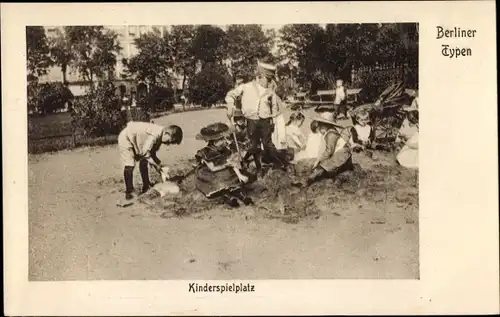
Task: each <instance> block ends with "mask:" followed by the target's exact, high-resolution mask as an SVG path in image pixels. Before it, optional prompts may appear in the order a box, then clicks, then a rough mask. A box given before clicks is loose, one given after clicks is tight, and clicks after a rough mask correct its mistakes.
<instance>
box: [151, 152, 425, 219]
mask: <svg viewBox="0 0 500 317" xmlns="http://www.w3.org/2000/svg"><path fill="white" fill-rule="evenodd" d="M364 160H367V161H366V162H365V161H364ZM312 163H313V162H305V163H303V164H302V165H298V166H296V169H295V171H296V175H300V176H306V175H307V174H308V172H309V170H310V169H309V167H310V166H311V165H312ZM366 167H368V168H366ZM189 168H190V167H189V166H188V165H186V166H182V165H180V166H177V171H178V172H179V173H183V172H186V171H188V170H189ZM292 179H293V178H292V176H291V175H290V174H288V173H286V172H284V171H280V170H270V171H269V172H268V173H267V174H266V175H265V176H264V177H263V178H261V179H259V180H257V181H256V182H255V183H253V184H249V185H248V192H249V195H250V196H251V197H252V198H253V200H254V202H255V206H253V210H254V211H255V213H256V214H260V215H261V216H263V217H265V218H270V219H281V220H283V221H284V222H287V223H297V222H299V221H300V220H303V219H317V218H319V216H320V215H321V212H322V211H326V210H330V211H331V210H337V209H338V210H342V209H345V207H346V206H349V205H353V204H355V205H357V206H368V205H373V204H376V205H379V206H383V205H384V204H387V203H394V204H397V205H398V207H399V208H402V209H405V210H406V209H409V210H410V209H411V210H416V209H418V171H413V170H408V169H405V168H402V167H399V166H397V165H389V164H387V163H386V162H385V161H384V160H381V161H380V162H375V161H373V160H370V159H369V158H366V157H358V159H357V160H356V161H355V164H354V169H353V170H351V171H348V172H344V173H342V174H341V175H339V176H338V177H337V178H336V179H335V180H328V179H327V180H323V181H320V182H318V183H315V184H313V185H312V186H310V187H309V188H297V187H294V186H292ZM180 188H181V193H180V194H179V195H173V196H167V197H159V194H158V193H149V196H145V197H144V199H143V200H142V202H143V203H145V204H147V205H148V206H149V207H150V208H151V209H153V210H154V211H155V212H158V213H159V214H160V215H161V217H162V218H171V217H189V216H192V215H195V214H200V213H204V212H210V211H212V210H219V211H220V210H222V209H231V208H230V207H227V206H225V205H222V204H220V202H219V201H217V200H209V199H207V198H205V197H204V196H203V194H201V193H200V192H198V191H197V190H196V186H195V175H194V174H191V175H190V176H189V177H187V178H186V179H184V180H183V182H182V183H180ZM381 208H383V207H381Z"/></svg>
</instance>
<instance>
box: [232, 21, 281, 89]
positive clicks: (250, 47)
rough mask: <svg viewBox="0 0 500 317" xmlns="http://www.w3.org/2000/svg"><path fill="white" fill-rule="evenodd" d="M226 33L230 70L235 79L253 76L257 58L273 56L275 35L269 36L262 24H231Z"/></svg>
mask: <svg viewBox="0 0 500 317" xmlns="http://www.w3.org/2000/svg"><path fill="white" fill-rule="evenodd" d="M226 35H227V42H228V45H227V53H228V57H229V59H230V63H231V68H230V70H231V74H232V76H233V79H234V80H236V78H245V79H248V78H251V77H253V75H254V72H255V65H256V64H257V60H262V59H264V58H267V59H268V58H270V57H271V56H272V55H271V47H272V44H273V38H271V36H273V35H272V34H269V36H267V35H266V33H264V31H263V30H262V27H261V26H260V25H257V24H248V25H238V24H236V25H230V26H229V27H228V29H227V31H226Z"/></svg>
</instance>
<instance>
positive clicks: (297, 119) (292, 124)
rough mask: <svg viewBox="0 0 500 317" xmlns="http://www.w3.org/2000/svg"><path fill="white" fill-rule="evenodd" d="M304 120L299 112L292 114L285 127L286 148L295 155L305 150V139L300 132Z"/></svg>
mask: <svg viewBox="0 0 500 317" xmlns="http://www.w3.org/2000/svg"><path fill="white" fill-rule="evenodd" d="M305 119H306V117H304V115H303V114H302V113H300V112H295V113H292V115H291V116H290V118H289V120H288V122H287V123H286V126H285V129H286V144H287V147H288V148H289V149H293V151H294V152H295V153H297V152H299V151H302V150H304V149H305V148H306V137H305V136H304V134H303V133H302V131H301V130H300V128H301V127H302V125H303V124H304V121H305Z"/></svg>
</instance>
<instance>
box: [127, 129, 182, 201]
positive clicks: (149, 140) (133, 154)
mask: <svg viewBox="0 0 500 317" xmlns="http://www.w3.org/2000/svg"><path fill="white" fill-rule="evenodd" d="M182 136H183V132H182V129H181V128H180V127H178V126H176V125H170V126H167V127H163V126H160V125H157V124H154V123H148V122H129V123H128V124H127V126H126V127H125V128H124V129H123V130H122V132H120V135H119V136H118V149H119V151H120V158H121V160H122V163H123V165H124V170H123V178H124V180H125V200H132V199H133V198H134V196H133V191H134V185H133V172H134V166H135V163H136V162H139V171H140V173H141V178H142V193H145V192H147V191H148V190H149V188H150V187H151V185H152V184H151V183H150V182H149V171H148V164H150V165H151V166H153V167H154V168H155V169H156V170H157V171H158V173H160V174H161V175H162V179H164V178H165V177H164V176H165V175H163V174H164V169H163V168H162V164H161V161H160V159H159V158H158V157H157V155H156V152H157V151H158V150H159V148H160V146H161V145H162V144H165V145H171V144H180V143H181V142H182Z"/></svg>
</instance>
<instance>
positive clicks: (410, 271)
mask: <svg viewBox="0 0 500 317" xmlns="http://www.w3.org/2000/svg"><path fill="white" fill-rule="evenodd" d="M202 114H203V115H202V116H200V112H188V113H184V114H176V115H172V116H169V117H162V118H158V119H156V120H155V121H157V122H158V123H167V122H168V123H173V122H177V123H179V124H180V125H182V127H183V128H185V138H186V142H185V143H184V144H183V145H182V146H179V147H176V148H175V149H171V150H169V149H162V150H161V151H160V154H159V156H160V158H161V159H162V160H164V161H165V162H166V163H172V162H175V161H179V160H186V159H187V158H188V157H189V156H190V155H192V154H193V153H194V151H195V150H196V149H197V148H199V147H200V146H201V145H202V143H201V142H200V141H196V140H195V139H194V135H195V134H196V133H197V132H198V129H199V128H200V127H201V125H202V124H204V123H209V122H213V121H216V120H220V118H223V114H222V111H221V110H213V111H212V110H210V111H204V112H202ZM179 118H181V119H180V120H179ZM201 120H203V122H202V123H200V122H199V121H201ZM117 154H118V153H117V149H116V146H109V147H103V148H95V149H79V150H75V151H63V152H59V153H57V154H44V155H37V156H31V157H30V158H29V229H30V237H29V239H30V270H29V278H30V280H99V279H106V280H117V279H134V280H144V279H147V280H149V279H281V278H374V279H376V278H399V279H410V278H418V212H416V211H415V210H414V209H411V208H410V209H405V208H403V207H401V206H400V205H401V204H400V203H398V202H397V201H395V200H394V201H389V200H388V199H387V198H385V199H383V198H380V199H379V200H378V203H366V202H363V201H361V200H360V201H352V202H351V203H350V204H343V205H338V204H335V202H333V203H331V202H330V203H328V204H326V203H324V204H322V206H323V210H322V212H321V215H320V217H319V218H318V219H312V220H304V221H301V222H299V223H298V224H287V223H284V222H282V221H280V220H270V219H265V218H262V217H258V216H257V214H256V211H255V210H254V209H252V208H249V207H245V208H242V209H241V210H238V211H234V210H232V211H230V210H226V209H224V208H220V209H217V210H210V211H207V212H203V213H202V214H200V215H198V216H197V217H186V218H169V219H164V218H162V217H160V214H159V213H158V212H157V211H155V210H152V209H148V208H146V206H144V205H138V206H134V207H130V208H126V209H120V208H117V207H116V206H115V203H116V200H117V198H118V197H121V195H122V194H121V193H120V192H119V191H120V190H121V189H122V187H123V185H122V183H121V175H122V170H121V166H120V162H119V157H118V155H117ZM137 176H138V175H137ZM136 179H137V181H139V180H138V179H139V177H136ZM375 201H376V200H375ZM318 204H319V203H318Z"/></svg>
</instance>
